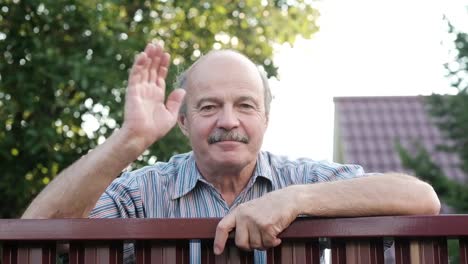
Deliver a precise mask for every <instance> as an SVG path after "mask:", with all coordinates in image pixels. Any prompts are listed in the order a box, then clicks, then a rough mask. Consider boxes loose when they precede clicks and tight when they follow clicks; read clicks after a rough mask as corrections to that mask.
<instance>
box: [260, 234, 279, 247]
mask: <svg viewBox="0 0 468 264" xmlns="http://www.w3.org/2000/svg"><path fill="white" fill-rule="evenodd" d="M279 244H281V239H279V238H277V237H273V236H265V235H263V236H262V246H263V248H264V249H267V248H272V247H276V246H279Z"/></svg>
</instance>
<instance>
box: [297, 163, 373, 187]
mask: <svg viewBox="0 0 468 264" xmlns="http://www.w3.org/2000/svg"><path fill="white" fill-rule="evenodd" d="M304 175H307V179H306V183H317V182H330V181H337V180H345V179H352V178H357V177H361V176H364V175H366V174H365V172H364V169H363V168H362V167H361V166H360V165H355V164H339V163H334V162H323V161H322V162H317V163H315V164H314V165H313V166H312V169H311V171H310V172H308V173H304Z"/></svg>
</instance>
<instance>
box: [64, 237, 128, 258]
mask: <svg viewBox="0 0 468 264" xmlns="http://www.w3.org/2000/svg"><path fill="white" fill-rule="evenodd" d="M69 263H70V264H95V263H96V264H97V263H99V264H122V263H123V242H122V241H74V242H71V243H70V252H69Z"/></svg>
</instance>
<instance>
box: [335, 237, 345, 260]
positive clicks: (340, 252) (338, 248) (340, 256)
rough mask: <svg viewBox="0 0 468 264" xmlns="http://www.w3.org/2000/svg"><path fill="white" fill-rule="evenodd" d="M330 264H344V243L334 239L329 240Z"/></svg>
mask: <svg viewBox="0 0 468 264" xmlns="http://www.w3.org/2000/svg"><path fill="white" fill-rule="evenodd" d="M331 263H332V264H346V242H345V240H342V239H339V238H335V239H332V240H331Z"/></svg>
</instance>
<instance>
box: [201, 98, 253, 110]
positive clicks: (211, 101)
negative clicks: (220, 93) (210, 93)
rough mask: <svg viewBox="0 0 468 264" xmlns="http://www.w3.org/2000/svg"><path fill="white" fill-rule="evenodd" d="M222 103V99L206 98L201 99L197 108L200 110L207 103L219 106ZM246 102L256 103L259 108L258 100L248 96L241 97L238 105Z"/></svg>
mask: <svg viewBox="0 0 468 264" xmlns="http://www.w3.org/2000/svg"><path fill="white" fill-rule="evenodd" d="M221 101H222V100H221V99H219V98H216V97H205V98H202V99H200V100H199V101H198V102H197V104H196V107H197V108H200V106H201V105H202V104H203V103H206V102H210V103H217V104H219V103H221ZM244 101H250V102H252V103H254V104H255V105H256V106H258V102H257V100H255V98H253V97H252V96H248V95H246V96H241V97H239V98H238V99H237V100H236V102H237V103H238V102H244Z"/></svg>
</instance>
